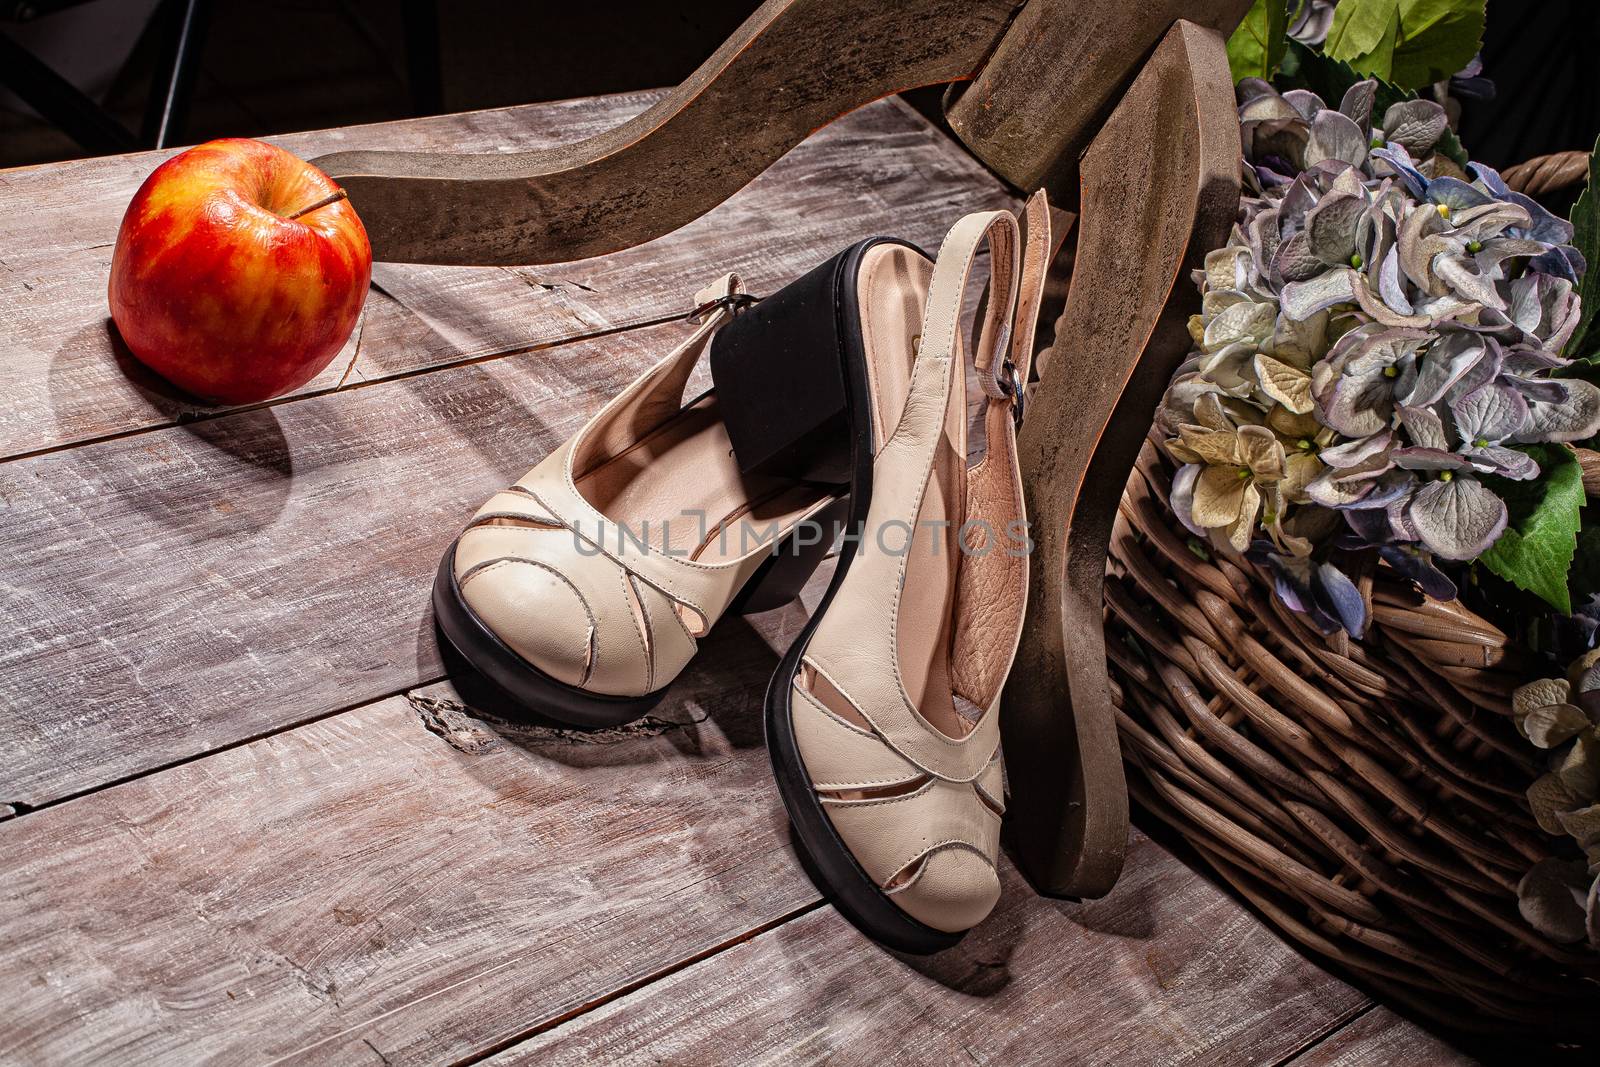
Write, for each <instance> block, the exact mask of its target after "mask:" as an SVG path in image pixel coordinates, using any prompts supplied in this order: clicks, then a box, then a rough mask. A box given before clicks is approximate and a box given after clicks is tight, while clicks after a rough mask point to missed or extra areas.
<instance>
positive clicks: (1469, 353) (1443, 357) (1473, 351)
mask: <svg viewBox="0 0 1600 1067" xmlns="http://www.w3.org/2000/svg"><path fill="white" fill-rule="evenodd" d="M1486 351H1487V346H1486V345H1485V344H1484V343H1483V341H1482V340H1481V339H1479V338H1478V337H1477V336H1476V335H1474V334H1471V333H1467V332H1464V331H1462V332H1458V331H1452V332H1451V333H1449V334H1447V335H1446V336H1445V337H1444V338H1443V339H1441V340H1439V341H1436V342H1434V344H1433V345H1432V346H1431V347H1430V348H1429V349H1428V351H1427V352H1425V353H1424V354H1423V356H1422V358H1421V359H1420V360H1419V361H1418V364H1417V380H1416V383H1415V384H1414V385H1412V386H1411V388H1410V389H1409V390H1405V391H1402V392H1400V393H1399V394H1398V397H1399V400H1400V402H1401V403H1403V404H1405V405H1407V406H1410V407H1426V406H1428V405H1429V404H1435V403H1438V401H1439V400H1441V399H1442V398H1443V397H1444V394H1445V392H1446V391H1447V390H1449V388H1450V387H1451V386H1452V385H1454V384H1455V383H1456V382H1458V381H1460V380H1461V378H1462V376H1463V375H1465V374H1466V373H1467V372H1468V371H1470V370H1471V369H1472V368H1473V367H1474V366H1476V365H1477V363H1478V361H1479V360H1481V359H1483V356H1484V353H1485V352H1486Z"/></svg>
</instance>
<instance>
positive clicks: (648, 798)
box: [0, 580, 1361, 1064]
mask: <svg viewBox="0 0 1600 1067" xmlns="http://www.w3.org/2000/svg"><path fill="white" fill-rule="evenodd" d="M821 584H822V581H821V580H819V581H816V582H814V583H813V588H812V594H813V596H812V599H814V597H815V594H816V593H818V592H820V588H821ZM803 618H804V610H803V609H802V608H800V607H790V608H788V609H784V610H783V611H780V612H774V613H769V614H768V615H766V616H761V617H759V618H757V619H755V620H751V621H749V622H747V621H744V620H734V621H731V622H729V623H728V624H726V625H724V626H723V627H721V628H719V629H718V630H717V631H716V632H715V633H714V634H713V635H712V636H711V637H710V638H709V639H708V640H707V648H706V653H705V655H704V657H702V658H701V659H700V660H699V661H697V662H696V663H695V664H694V665H692V666H691V667H690V670H689V672H688V673H687V675H686V676H685V678H684V679H683V682H682V684H681V685H680V686H679V687H678V688H676V689H675V690H674V692H673V693H672V694H671V695H670V696H669V697H668V700H667V702H666V703H665V704H663V706H662V707H661V708H660V709H659V711H658V713H657V715H656V716H653V717H652V718H651V719H649V720H646V721H645V722H644V723H642V724H639V725H636V726H633V727H624V728H620V729H618V730H615V731H610V732H607V733H602V734H598V735H596V734H584V733H580V732H569V731H560V730H552V729H549V728H542V727H534V726H529V725H517V724H515V723H514V722H511V721H508V720H506V719H502V718H498V717H497V716H496V709H495V708H494V706H493V704H492V702H485V701H484V700H483V699H482V698H481V695H480V694H470V695H469V699H470V700H471V702H472V703H474V704H476V705H477V706H478V710H476V711H471V712H469V711H467V710H466V709H465V707H464V704H463V700H462V698H461V697H460V696H459V695H458V694H457V693H456V692H455V691H454V690H453V689H451V688H450V687H449V686H448V685H436V686H430V687H427V688H425V689H423V690H420V691H415V692H412V693H409V694H407V695H406V696H404V697H394V698H389V699H386V700H383V701H381V702H379V703H376V704H372V705H366V706H363V707H360V708H357V709H354V710H351V711H347V712H344V713H342V714H339V715H336V716H333V717H331V718H327V719H324V720H321V721H319V722H314V723H309V724H307V725H304V726H301V727H298V728H296V729H293V730H289V731H285V732H283V733H279V734H275V735H273V736H271V737H267V738H263V739H260V740H257V741H254V742H251V743H249V744H246V745H242V746H239V747H236V748H233V749H230V750H228V751H225V752H219V753H213V754H212V755H210V756H207V757H205V758H203V759H199V760H196V761H193V762H190V763H186V764H183V765H182V766H178V767H174V768H170V769H168V770H165V771H161V772H158V773H155V774H151V775H147V776H145V777H142V778H140V779H138V780H136V781H133V782H129V783H125V784H123V785H120V786H116V787H113V788H110V789H106V790H102V791H100V792H97V793H95V794H93V795H91V796H88V797H84V798H81V799H78V800H74V801H71V802H68V803H65V804H61V805H57V806H55V807H52V808H49V809H47V810H44V811H39V812H34V813H28V814H23V815H22V816H20V817H18V818H15V819H12V820H10V821H7V822H5V823H0V853H3V854H4V855H5V856H6V858H7V863H6V878H5V879H4V880H3V882H0V988H3V989H5V990H6V991H7V994H6V999H5V1004H4V1007H3V1008H0V1062H6V1063H12V1062H22V1063H73V1062H102V1061H115V1062H133V1063H143V1062H163V1061H164V1062H171V1061H173V1060H174V1059H181V1060H183V1061H185V1062H194V1061H200V1060H208V1061H220V1062H241V1061H249V1062H276V1061H279V1060H280V1059H282V1060H287V1061H289V1062H298V1063H317V1064H336V1063H363V1064H365V1063H370V1062H374V1061H377V1060H379V1059H380V1058H381V1059H383V1060H385V1061H387V1062H388V1063H392V1064H402V1063H440V1062H451V1061H457V1060H460V1059H462V1058H465V1057H470V1056H474V1055H477V1054H481V1053H484V1052H487V1051H489V1050H492V1049H495V1048H499V1047H504V1046H507V1045H511V1044H512V1043H514V1042H516V1041H517V1040H518V1039H519V1038H521V1037H523V1036H525V1035H528V1034H539V1035H540V1036H539V1037H538V1038H537V1039H536V1040H534V1041H532V1042H528V1043H526V1044H523V1045H518V1046H516V1048H515V1055H514V1057H513V1058H515V1059H522V1060H535V1061H538V1062H546V1063H549V1062H580V1061H584V1062H602V1061H610V1060H618V1061H625V1062H645V1061H649V1062H661V1061H662V1060H666V1061H668V1062H675V1063H722V1062H731V1061H733V1060H735V1059H737V1060H739V1061H743V1062H754V1061H757V1060H760V1059H761V1058H762V1057H763V1056H770V1057H772V1059H773V1061H775V1062H786V1063H787V1062H813V1061H817V1060H820V1059H823V1058H827V1057H828V1056H832V1057H833V1059H834V1061H836V1062H864V1061H867V1060H873V1061H876V1060H880V1059H881V1058H882V1057H884V1056H885V1055H889V1054H893V1056H897V1057H901V1058H906V1059H909V1060H912V1061H915V1062H928V1063H937V1062H959V1058H958V1057H957V1058H952V1057H953V1054H954V1053H955V1052H956V1051H959V1050H961V1049H963V1048H964V1049H965V1050H967V1053H968V1054H969V1055H970V1056H971V1057H973V1058H974V1059H975V1060H976V1061H977V1062H1000V1063H1025V1062H1049V1063H1059V1062H1063V1061H1076V1060H1080V1059H1081V1060H1083V1061H1085V1062H1137V1063H1148V1062H1172V1061H1175V1060H1179V1059H1183V1060H1194V1061H1201V1062H1204V1061H1207V1060H1211V1061H1226V1062H1229V1063H1249V1062H1267V1061H1270V1060H1272V1059H1273V1058H1275V1056H1276V1055H1277V1054H1279V1053H1284V1052H1286V1051H1287V1050H1291V1049H1293V1048H1296V1047H1298V1046H1300V1045H1302V1044H1303V1043H1305V1042H1306V1041H1307V1040H1309V1039H1310V1037H1311V1036H1313V1035H1314V1034H1316V1033H1318V1032H1320V1031H1321V1030H1323V1029H1326V1028H1327V1027H1328V1026H1329V1025H1330V1023H1331V1021H1332V1020H1333V1019H1336V1018H1338V1017H1340V1016H1341V1015H1343V1014H1346V1013H1349V1012H1351V1011H1353V1010H1355V1008H1356V1007H1357V1006H1359V1004H1360V1002H1361V998H1360V997H1359V996H1358V995H1357V994H1356V993H1355V992H1354V991H1353V990H1351V989H1349V988H1348V987H1346V986H1344V985H1343V984H1341V983H1340V982H1338V981H1337V980H1335V979H1333V978H1332V977H1330V976H1328V975H1326V974H1323V973H1322V972H1320V971H1319V970H1317V968H1316V967H1315V966H1313V965H1312V964H1311V963H1309V962H1307V961H1306V960H1304V959H1303V958H1302V957H1300V956H1298V955H1297V954H1295V953H1294V952H1292V951H1291V950H1289V949H1288V948H1286V947H1285V946H1284V945H1283V944H1282V943H1281V942H1279V941H1278V940H1277V939H1276V938H1275V937H1274V936H1273V935H1272V934H1271V933H1269V932H1268V931H1267V930H1266V929H1265V928H1263V927H1262V926H1261V925H1260V924H1259V923H1257V922H1256V921H1255V920H1254V919H1253V918H1251V917H1250V916H1249V915H1248V914H1247V913H1245V912H1243V911H1242V910H1241V909H1240V908H1239V907H1238V905H1237V904H1235V903H1234V902H1233V901H1232V900H1231V899H1230V898H1228V897H1226V896H1225V895H1223V894H1222V893H1221V892H1219V891H1218V890H1217V889H1216V888H1215V887H1214V886H1212V885H1211V884H1210V883H1209V882H1207V881H1205V880H1204V879H1203V878H1201V877H1200V876H1199V875H1198V874H1196V873H1195V872H1194V871H1191V870H1189V869H1187V868H1185V867H1184V866H1183V865H1182V864H1181V863H1180V862H1179V861H1178V860H1176V859H1175V858H1174V857H1173V856H1172V855H1171V854H1170V853H1168V852H1167V851H1165V850H1164V849H1163V848H1161V847H1160V846H1158V845H1156V844H1154V843H1152V842H1150V841H1148V840H1146V839H1144V838H1143V837H1142V836H1139V835H1136V836H1135V840H1134V843H1133V846H1132V849H1131V857H1130V859H1131V862H1130V864H1129V869H1128V873H1127V875H1126V876H1125V878H1124V880H1123V882H1122V884H1121V885H1119V887H1118V889H1117V890H1116V891H1115V892H1114V893H1113V894H1112V895H1111V896H1110V897H1108V898H1107V899H1105V900H1102V901H1097V902H1094V903H1090V904H1083V905H1067V904H1062V903H1060V902H1055V901H1049V900H1045V899H1043V898H1039V897H1036V896H1034V895H1033V894H1032V893H1031V892H1030V891H1029V890H1028V889H1027V888H1026V887H1025V885H1024V884H1023V882H1022V880H1021V879H1020V878H1019V877H1017V876H1016V875H1015V873H1014V872H1010V871H1009V869H1008V873H1007V878H1006V897H1005V900H1004V903H1003V904H1002V906H1001V908H1000V909H999V911H998V912H997V913H996V915H995V916H994V917H992V918H991V919H990V920H989V921H988V922H986V923H985V924H983V925H982V926H981V927H980V928H979V929H978V930H977V931H976V932H975V933H974V934H972V935H970V936H969V938H968V939H967V940H966V941H965V942H963V944H962V946H960V947H959V948H958V949H956V950H954V951H952V952H950V953H947V954H945V955H943V956H941V957H938V958H935V959H933V960H931V961H926V962H923V961H902V960H900V959H897V958H896V957H893V956H891V955H888V954H886V953H884V952H882V951H881V950H879V949H877V948H875V947H874V946H872V945H871V944H870V943H868V942H867V941H865V940H864V939H863V938H861V936H860V935H859V934H857V933H856V932H855V931H854V930H852V929H851V928H849V927H848V926H847V925H845V924H844V923H843V922H842V921H841V920H839V919H838V918H837V916H835V915H834V913H833V912H832V911H831V910H823V911H821V912H817V913H815V914H809V915H804V916H803V917H801V918H799V919H797V920H795V921H792V922H787V923H786V920H791V919H795V917H796V916H797V915H800V914H801V913H802V912H805V911H807V910H809V909H811V908H813V907H814V906H815V904H816V903H817V901H816V896H815V893H814V890H813V889H812V888H811V885H810V883H809V882H808V881H807V880H806V879H805V877H804V875H803V874H802V872H801V871H800V869H799V867H798V865H797V864H796V863H795V862H794V860H793V857H792V855H791V853H790V851H789V844H788V840H789V837H788V833H787V828H786V826H785V825H784V819H783V809H782V806H781V805H780V804H779V803H778V799H777V796H776V793H775V791H774V790H773V788H772V787H771V784H770V777H769V775H770V771H769V769H768V765H767V760H766V756H765V753H764V752H763V750H762V746H761V727H760V717H759V706H760V694H761V692H762V689H763V687H764V685H765V683H766V679H767V677H768V675H769V673H770V672H771V670H772V668H773V666H774V665H775V664H776V661H777V652H776V651H775V650H776V649H777V648H781V647H782V646H783V645H784V644H785V643H786V641H787V640H789V639H790V638H792V636H793V635H794V632H795V631H796V629H797V628H798V626H799V625H800V624H801V622H802V621H803ZM785 923H786V924H785ZM780 924H784V925H780ZM773 927H776V930H775V932H772V933H761V931H763V930H770V929H772V928H773ZM751 934H758V935H759V936H757V937H755V939H754V940H753V941H751V942H749V943H748V944H745V945H742V946H739V947H736V948H733V949H731V950H728V951H719V950H723V949H726V948H727V946H729V945H730V944H733V943H735V942H737V941H740V940H741V939H744V938H747V937H749V936H750V935H751ZM694 960H702V962H699V963H693V964H692V965H691V966H688V967H686V968H684V965H685V964H689V963H690V962H691V961H694ZM678 968H684V969H682V970H681V971H679V972H678V973H677V974H676V975H674V976H672V977H669V978H666V979H665V980H660V979H661V978H662V976H663V975H666V974H669V973H670V972H672V971H674V970H675V969H678ZM652 980H657V983H656V984H654V985H652V984H649V983H651V982H652ZM627 989H637V990H639V991H638V992H637V993H635V994H634V995H631V996H625V997H622V998H621V999H617V1000H615V1001H614V1002H613V1003H611V1004H609V1005H607V1006H605V1007H602V1008H600V1009H599V1010H597V1011H592V1012H591V1013H590V1014H583V1013H584V1012H586V1011H588V1010H589V1009H591V1008H593V1007H594V1005H596V1004H600V1003H602V1002H604V1001H606V1000H607V999H609V998H612V997H614V996H616V994H617V993H618V992H619V991H621V990H627ZM570 1017H575V1021H573V1022H570V1023H566V1024H565V1025H559V1026H558V1025H557V1024H559V1023H561V1021H562V1020H563V1019H566V1018H570ZM731 1050H736V1052H734V1051H731Z"/></svg>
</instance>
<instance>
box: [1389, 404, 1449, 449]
mask: <svg viewBox="0 0 1600 1067" xmlns="http://www.w3.org/2000/svg"><path fill="white" fill-rule="evenodd" d="M1400 423H1401V425H1403V426H1404V427H1405V429H1406V434H1407V436H1409V437H1410V438H1411V443H1412V444H1414V445H1416V446H1418V447H1419V448H1442V449H1449V447H1450V437H1449V435H1448V434H1447V433H1446V432H1445V428H1444V420H1443V419H1441V418H1440V417H1439V413H1438V412H1436V411H1434V410H1433V409H1432V408H1419V407H1411V406H1403V407H1401V408H1400Z"/></svg>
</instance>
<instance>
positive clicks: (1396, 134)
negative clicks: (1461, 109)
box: [1383, 99, 1449, 156]
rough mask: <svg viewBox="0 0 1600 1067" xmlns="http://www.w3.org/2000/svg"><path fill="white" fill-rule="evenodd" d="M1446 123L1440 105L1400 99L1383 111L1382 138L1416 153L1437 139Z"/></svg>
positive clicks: (1419, 153)
mask: <svg viewBox="0 0 1600 1067" xmlns="http://www.w3.org/2000/svg"><path fill="white" fill-rule="evenodd" d="M1447 125H1449V123H1448V121H1447V120H1446V118H1445V113H1444V108H1443V107H1440V106H1439V105H1438V104H1436V103H1434V102H1433V101H1432V100H1421V99H1417V100H1402V101H1400V102H1399V103H1397V104H1391V105H1389V110H1387V111H1385V112H1384V113H1383V136H1384V139H1385V140H1387V141H1389V142H1390V143H1391V144H1400V145H1404V146H1405V148H1406V151H1408V152H1414V153H1416V154H1417V155H1419V156H1425V155H1427V154H1428V150H1429V149H1431V148H1432V147H1433V146H1434V145H1436V144H1438V143H1439V138H1440V137H1442V136H1444V131H1445V127H1446V126H1447Z"/></svg>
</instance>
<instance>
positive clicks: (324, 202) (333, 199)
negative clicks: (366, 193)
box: [284, 189, 350, 219]
mask: <svg viewBox="0 0 1600 1067" xmlns="http://www.w3.org/2000/svg"><path fill="white" fill-rule="evenodd" d="M349 198H350V194H349V193H347V192H345V191H344V190H343V189H339V190H337V191H335V192H333V193H331V194H329V195H328V196H325V197H323V198H322V199H321V200H318V201H317V202H316V203H315V204H308V205H307V206H305V207H303V208H301V209H300V210H299V211H296V212H295V213H294V214H293V215H285V216H284V218H287V219H297V218H299V217H300V216H301V215H309V214H310V213H311V212H313V211H315V210H317V208H319V207H327V206H328V205H329V204H337V203H338V202H339V201H341V200H348V199H349Z"/></svg>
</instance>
